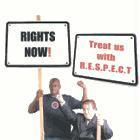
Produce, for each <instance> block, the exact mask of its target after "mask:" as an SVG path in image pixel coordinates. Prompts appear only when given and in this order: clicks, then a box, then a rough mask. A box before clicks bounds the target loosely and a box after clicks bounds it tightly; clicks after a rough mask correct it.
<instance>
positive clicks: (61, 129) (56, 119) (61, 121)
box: [37, 94, 82, 137]
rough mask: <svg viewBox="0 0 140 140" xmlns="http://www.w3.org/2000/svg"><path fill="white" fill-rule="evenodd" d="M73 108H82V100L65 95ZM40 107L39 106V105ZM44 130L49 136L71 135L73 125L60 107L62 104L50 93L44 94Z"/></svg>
mask: <svg viewBox="0 0 140 140" xmlns="http://www.w3.org/2000/svg"><path fill="white" fill-rule="evenodd" d="M63 98H64V100H65V101H66V102H67V104H68V105H69V106H70V107H71V109H78V108H81V107H82V105H81V101H78V100H76V99H75V98H73V97H72V96H70V95H63ZM37 108H38V107H37ZM43 109H44V132H45V136H48V137H70V131H71V125H70V123H69V122H68V120H67V118H66V116H64V114H63V113H62V111H61V109H60V104H59V102H58V100H57V99H56V98H55V97H52V96H51V95H50V94H47V95H44V96H43Z"/></svg>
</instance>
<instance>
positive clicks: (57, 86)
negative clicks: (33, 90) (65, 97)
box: [50, 80, 61, 96]
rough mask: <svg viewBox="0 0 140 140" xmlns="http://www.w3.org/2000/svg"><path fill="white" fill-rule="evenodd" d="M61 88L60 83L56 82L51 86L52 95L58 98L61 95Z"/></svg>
mask: <svg viewBox="0 0 140 140" xmlns="http://www.w3.org/2000/svg"><path fill="white" fill-rule="evenodd" d="M60 88H61V86H60V82H59V81H57V80H55V81H53V82H52V83H51V84H50V93H51V95H53V96H56V95H58V94H59V90H60Z"/></svg>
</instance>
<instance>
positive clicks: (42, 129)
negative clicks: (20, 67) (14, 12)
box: [36, 15, 44, 140]
mask: <svg viewBox="0 0 140 140" xmlns="http://www.w3.org/2000/svg"><path fill="white" fill-rule="evenodd" d="M36 20H37V21H40V20H41V17H40V15H37V16H36ZM38 88H39V89H40V90H41V89H42V68H41V67H39V68H38ZM39 110H40V140H44V112H43V97H40V98H39Z"/></svg>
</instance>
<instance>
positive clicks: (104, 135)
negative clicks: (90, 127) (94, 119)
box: [101, 120, 113, 139]
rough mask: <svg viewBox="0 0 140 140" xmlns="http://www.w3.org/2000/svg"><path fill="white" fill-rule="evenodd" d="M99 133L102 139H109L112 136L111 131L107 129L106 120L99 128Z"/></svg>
mask: <svg viewBox="0 0 140 140" xmlns="http://www.w3.org/2000/svg"><path fill="white" fill-rule="evenodd" d="M101 132H102V138H103V139H110V138H111V137H112V136H113V131H112V129H111V128H110V127H109V125H108V123H107V120H104V125H103V126H102V127H101Z"/></svg>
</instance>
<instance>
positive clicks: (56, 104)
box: [51, 101, 59, 109]
mask: <svg viewBox="0 0 140 140" xmlns="http://www.w3.org/2000/svg"><path fill="white" fill-rule="evenodd" d="M51 107H52V108H53V109H57V108H58V107H59V104H58V102H56V101H53V102H52V104H51Z"/></svg>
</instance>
